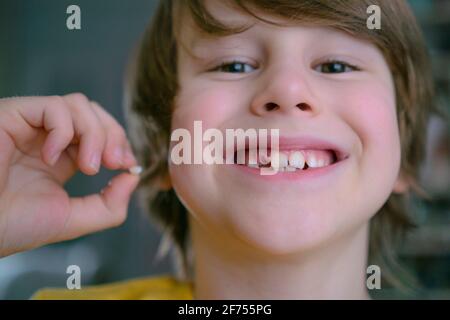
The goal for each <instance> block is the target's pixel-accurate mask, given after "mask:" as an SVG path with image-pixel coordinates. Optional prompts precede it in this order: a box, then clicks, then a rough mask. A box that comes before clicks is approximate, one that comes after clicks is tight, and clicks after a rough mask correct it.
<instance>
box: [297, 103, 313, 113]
mask: <svg viewBox="0 0 450 320" xmlns="http://www.w3.org/2000/svg"><path fill="white" fill-rule="evenodd" d="M297 107H298V108H299V109H300V110H302V111H307V110H311V107H310V106H309V105H308V104H307V103H299V104H298V105H297Z"/></svg>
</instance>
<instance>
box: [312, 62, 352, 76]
mask: <svg viewBox="0 0 450 320" xmlns="http://www.w3.org/2000/svg"><path fill="white" fill-rule="evenodd" d="M314 70H316V71H317V72H321V73H345V72H352V71H358V70H359V69H358V68H357V67H355V66H352V65H350V64H348V63H346V62H342V61H327V62H324V63H321V64H319V65H318V66H316V67H315V68H314Z"/></svg>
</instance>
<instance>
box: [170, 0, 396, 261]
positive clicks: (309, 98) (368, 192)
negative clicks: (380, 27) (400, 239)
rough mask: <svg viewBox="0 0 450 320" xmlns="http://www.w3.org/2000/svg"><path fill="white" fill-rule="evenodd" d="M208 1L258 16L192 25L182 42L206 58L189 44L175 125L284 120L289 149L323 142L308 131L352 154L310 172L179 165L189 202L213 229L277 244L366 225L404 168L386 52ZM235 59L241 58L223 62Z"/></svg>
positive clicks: (257, 243)
mask: <svg viewBox="0 0 450 320" xmlns="http://www.w3.org/2000/svg"><path fill="white" fill-rule="evenodd" d="M208 5H209V6H208V8H209V10H210V11H211V12H212V14H213V15H214V16H215V17H218V18H219V19H220V20H221V21H224V22H226V23H232V22H237V23H240V22H250V21H253V22H255V24H254V26H253V27H252V28H250V29H249V30H247V31H246V32H244V33H241V34H236V35H232V36H228V37H222V38H209V39H207V38H202V37H201V36H200V35H199V34H198V33H197V32H196V31H195V30H194V28H192V25H191V26H190V27H189V25H188V24H184V26H185V27H184V30H183V31H182V32H183V33H182V38H183V41H184V43H186V44H187V45H188V46H189V47H190V49H191V50H192V51H193V52H194V54H195V55H196V58H194V57H193V56H191V55H189V54H188V53H187V52H186V51H185V50H184V49H182V47H181V46H179V58H178V59H179V60H178V63H179V64H178V72H179V83H180V91H179V92H178V95H177V97H176V101H175V110H174V113H173V118H172V130H174V129H176V128H187V129H188V130H189V131H190V132H191V135H192V137H193V136H194V133H193V123H194V121H195V120H201V121H202V122H203V131H205V130H206V129H207V128H218V129H220V130H221V131H222V132H225V129H230V128H231V129H236V128H243V129H249V128H255V129H261V128H268V129H272V128H277V129H279V130H280V136H281V137H289V138H292V137H293V138H294V139H293V141H294V145H293V146H292V145H291V146H287V145H285V146H283V138H281V140H280V149H281V150H283V149H286V150H287V149H289V150H300V149H321V146H319V145H318V146H317V147H315V146H314V143H315V142H314V141H313V142H311V143H312V144H313V145H311V146H309V147H308V148H303V147H298V148H297V147H296V146H295V141H297V140H296V139H297V138H300V139H303V138H304V137H306V139H307V140H308V139H310V138H314V139H320V140H324V141H326V142H329V143H332V144H333V145H334V148H335V149H336V150H334V151H339V152H340V153H341V155H344V156H343V157H342V158H341V159H340V160H339V161H338V162H336V163H334V164H333V165H330V166H328V167H324V168H321V169H311V170H316V173H313V171H310V172H309V175H307V174H303V175H302V174H301V173H300V174H299V173H298V172H295V173H290V172H285V173H278V174H277V175H275V176H262V175H260V174H259V171H258V170H249V169H247V168H246V167H244V166H239V165H207V164H203V165H174V164H172V163H171V164H170V165H169V170H170V178H171V183H172V185H173V187H174V188H175V190H176V192H177V194H178V196H179V197H180V199H181V201H182V202H183V203H184V204H185V206H186V207H187V208H188V209H189V211H190V212H191V213H192V214H193V216H194V218H195V219H197V221H199V222H200V223H201V224H202V225H203V226H205V227H206V228H208V230H210V231H211V233H212V234H215V235H222V236H224V235H228V236H230V235H233V236H234V237H235V238H238V239H240V240H241V241H244V242H245V243H247V244H249V245H251V246H253V247H257V248H259V249H261V250H264V251H266V252H270V253H274V254H280V253H292V252H296V251H299V250H304V249H308V248H311V247H316V246H318V245H324V244H326V243H329V242H330V241H335V240H336V239H338V237H340V236H343V235H345V234H349V232H352V231H354V230H357V229H358V228H360V227H361V226H362V225H364V224H366V223H367V222H368V220H369V219H370V218H371V217H372V216H373V215H374V214H375V213H376V212H377V211H378V210H379V209H380V208H381V206H382V205H383V204H384V202H385V201H386V200H387V198H388V197H389V195H390V194H391V192H392V191H393V190H395V188H396V187H395V186H396V182H398V181H397V177H398V173H399V167H400V140H399V130H398V126H397V118H396V109H395V105H396V101H395V91H394V86H393V81H392V78H391V74H390V70H389V67H388V66H387V64H386V62H385V60H384V58H383V56H382V54H381V53H380V51H379V50H378V49H376V48H375V47H374V46H373V45H372V44H370V43H368V42H364V41H362V40H359V39H356V38H354V37H352V36H350V35H347V34H345V33H343V32H339V31H337V30H334V29H331V28H323V27H305V26H289V27H277V26H274V25H269V24H266V23H263V22H261V21H258V20H254V19H252V18H250V17H249V16H246V15H243V14H242V13H239V12H238V11H235V10H233V9H230V8H228V7H225V6H223V5H221V4H220V3H219V2H216V1H214V2H208ZM266 17H267V16H266ZM224 61H226V62H229V61H238V62H237V63H234V64H231V65H228V66H225V67H222V68H219V66H220V64H221V63H222V62H224ZM332 61H339V62H332ZM352 66H354V67H356V68H353V67H352ZM267 106H269V107H267ZM205 144H206V143H205ZM308 170H310V169H308ZM304 173H305V172H304Z"/></svg>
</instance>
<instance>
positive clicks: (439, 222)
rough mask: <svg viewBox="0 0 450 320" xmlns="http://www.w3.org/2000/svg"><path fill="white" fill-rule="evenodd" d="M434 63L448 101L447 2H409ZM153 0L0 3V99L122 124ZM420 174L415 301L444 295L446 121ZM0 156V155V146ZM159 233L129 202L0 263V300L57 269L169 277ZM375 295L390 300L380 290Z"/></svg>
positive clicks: (449, 213)
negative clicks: (85, 230)
mask: <svg viewBox="0 0 450 320" xmlns="http://www.w3.org/2000/svg"><path fill="white" fill-rule="evenodd" d="M409 2H410V3H411V5H412V6H413V8H414V10H415V12H416V14H417V17H418V19H419V21H420V23H421V25H422V27H423V30H424V33H425V37H426V39H427V42H428V45H429V48H430V52H431V55H432V60H433V68H434V72H435V81H436V85H437V88H438V93H439V100H440V103H441V104H442V105H443V106H444V108H446V109H447V110H449V109H450V108H449V105H450V99H449V97H450V95H449V93H450V83H449V80H450V35H449V30H450V0H410V1H409ZM156 3H157V1H156V0H132V1H123V0H95V1H92V0H90V1H88V0H76V1H66V0H2V1H0V97H10V96H24V95H55V94H57V95H63V94H67V93H70V92H83V93H84V94H86V95H87V96H88V97H89V98H91V99H93V100H96V101H98V102H99V103H100V104H101V105H102V106H104V107H105V108H106V109H107V110H108V111H109V112H110V113H111V114H112V115H113V116H114V117H115V118H116V119H118V120H119V122H120V123H121V124H122V125H124V126H125V123H124V121H123V111H122V100H123V75H124V71H125V67H126V64H127V61H128V58H129V54H130V51H131V50H132V49H133V48H134V46H135V45H136V44H137V41H138V39H139V37H140V36H141V34H142V32H143V30H144V29H145V26H146V25H147V24H148V22H149V19H150V17H151V15H152V13H153V11H154V8H155V6H156ZM71 4H76V5H78V6H79V7H80V8H81V30H72V31H71V30H68V29H67V28H66V19H67V17H68V15H67V14H66V9H67V7H68V6H69V5H71ZM428 149H429V156H428V161H427V165H426V166H425V167H424V170H423V176H424V181H425V184H426V187H427V188H428V190H430V191H431V194H432V195H433V197H434V199H435V201H433V202H426V203H424V204H422V205H421V206H420V210H419V215H420V217H419V218H420V221H421V223H422V224H423V226H422V227H421V228H420V229H418V230H417V231H415V232H413V233H411V234H410V235H409V236H408V238H407V241H405V243H404V245H403V246H402V250H401V258H402V260H403V262H404V263H405V264H406V265H407V266H408V267H410V268H411V269H412V270H413V271H414V272H415V273H416V274H417V276H418V278H419V279H420V280H421V282H422V283H423V285H424V286H425V288H426V289H427V290H426V292H425V296H424V298H450V165H449V154H450V142H449V127H448V123H445V122H443V121H440V120H439V119H433V120H432V121H431V122H430V135H429V141H428ZM0 152H1V150H0ZM114 174H115V173H114V172H111V171H108V170H104V169H103V170H102V171H101V172H100V174H98V175H97V176H95V177H87V176H84V175H83V174H77V175H76V176H75V177H74V178H73V179H72V180H70V181H69V182H68V183H67V185H66V189H67V190H68V192H69V194H71V195H74V196H80V195H86V194H89V193H93V192H98V191H99V190H100V189H101V188H103V187H104V186H105V185H106V183H107V181H108V180H109V179H110V178H111V177H112V176H113V175H114ZM160 238H161V234H160V232H159V231H158V230H157V229H156V228H155V227H153V226H152V225H151V224H150V223H149V221H148V219H147V217H146V215H145V213H144V212H142V211H141V210H140V209H139V208H138V207H137V205H136V198H134V199H133V200H132V202H131V204H130V210H129V216H128V219H127V221H126V222H125V224H123V225H122V226H120V227H118V228H114V229H110V230H107V231H103V232H100V233H96V234H93V235H89V236H85V237H82V238H79V239H76V240H72V241H66V242H63V243H58V244H54V245H49V246H45V247H42V248H39V249H36V250H32V251H29V252H26V253H19V254H15V255H12V256H9V257H6V258H3V259H0V299H28V298H29V297H30V296H31V295H32V294H33V293H34V292H35V291H36V290H38V289H40V288H43V287H65V286H66V280H67V277H68V274H66V269H67V267H68V266H69V265H72V264H75V265H78V266H80V268H81V270H82V286H86V285H91V284H102V283H109V282H114V281H120V280H125V279H130V278H136V277H145V276H152V275H160V274H163V273H171V272H173V268H172V266H171V263H170V261H169V259H168V258H164V259H159V260H158V259H156V253H157V248H158V245H159V242H160ZM378 295H380V296H382V297H387V298H388V297H396V293H395V292H394V291H393V290H391V289H389V288H384V289H382V290H381V292H379V293H378Z"/></svg>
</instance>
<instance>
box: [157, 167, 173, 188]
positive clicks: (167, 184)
mask: <svg viewBox="0 0 450 320" xmlns="http://www.w3.org/2000/svg"><path fill="white" fill-rule="evenodd" d="M159 189H160V190H161V191H169V190H170V189H172V180H171V179H170V175H169V173H168V172H167V173H166V174H164V175H163V176H162V177H161V178H160V180H159Z"/></svg>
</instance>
